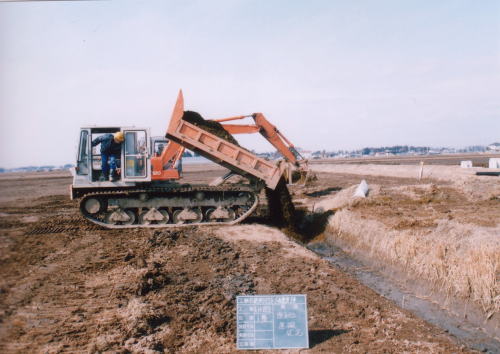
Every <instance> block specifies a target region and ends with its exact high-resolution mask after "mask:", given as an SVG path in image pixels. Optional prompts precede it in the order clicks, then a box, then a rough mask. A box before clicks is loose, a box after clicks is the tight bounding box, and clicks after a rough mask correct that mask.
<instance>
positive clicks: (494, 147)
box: [488, 143, 500, 151]
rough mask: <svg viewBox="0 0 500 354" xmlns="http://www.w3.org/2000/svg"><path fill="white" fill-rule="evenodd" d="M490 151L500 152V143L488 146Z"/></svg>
mask: <svg viewBox="0 0 500 354" xmlns="http://www.w3.org/2000/svg"><path fill="white" fill-rule="evenodd" d="M488 150H491V151H500V143H493V144H490V145H488Z"/></svg>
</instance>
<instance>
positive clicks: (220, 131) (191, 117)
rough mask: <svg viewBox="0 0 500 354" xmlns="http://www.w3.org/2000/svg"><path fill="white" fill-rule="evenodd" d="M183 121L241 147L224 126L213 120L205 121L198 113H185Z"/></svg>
mask: <svg viewBox="0 0 500 354" xmlns="http://www.w3.org/2000/svg"><path fill="white" fill-rule="evenodd" d="M182 119H184V120H185V121H186V122H189V123H191V124H194V125H196V126H197V127H200V128H202V129H203V130H206V131H207V132H209V133H212V134H214V135H216V136H218V137H219V138H222V139H224V140H226V141H229V142H230V143H231V144H234V145H238V146H239V145H240V144H238V141H237V140H236V139H235V138H234V137H233V136H232V135H231V134H229V133H228V131H227V130H226V129H224V128H223V127H222V124H220V123H219V122H216V121H213V120H205V119H203V117H202V116H201V114H199V113H198V112H193V111H184V115H183V116H182Z"/></svg>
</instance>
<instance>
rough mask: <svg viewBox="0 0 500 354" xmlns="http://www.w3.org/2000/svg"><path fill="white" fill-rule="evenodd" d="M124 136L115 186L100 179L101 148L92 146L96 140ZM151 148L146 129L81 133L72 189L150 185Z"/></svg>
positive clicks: (95, 129)
mask: <svg viewBox="0 0 500 354" xmlns="http://www.w3.org/2000/svg"><path fill="white" fill-rule="evenodd" d="M120 131H121V132H123V136H124V141H123V143H122V146H121V152H120V156H119V158H118V159H117V161H116V165H117V172H118V176H117V177H118V178H117V180H116V181H114V182H110V181H105V180H103V179H102V176H103V175H102V169H101V147H100V145H96V146H92V141H94V140H95V139H96V138H98V137H99V136H102V135H104V134H114V133H117V132H120ZM151 149H152V146H151V141H150V133H149V129H148V128H137V127H84V128H81V130H80V137H79V144H78V151H77V158H76V167H75V172H74V180H73V187H90V186H92V187H95V186H100V187H115V186H134V185H135V183H136V182H149V181H151V161H150V156H151V154H152V150H151Z"/></svg>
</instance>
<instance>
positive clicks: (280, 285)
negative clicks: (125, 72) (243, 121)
mask: <svg viewBox="0 0 500 354" xmlns="http://www.w3.org/2000/svg"><path fill="white" fill-rule="evenodd" d="M185 169H186V172H185V177H186V179H185V180H186V181H189V182H192V183H195V182H207V181H209V180H210V179H212V178H213V177H216V176H218V175H222V174H223V173H224V169H221V168H219V167H218V166H215V165H206V166H187V165H186V166H185ZM359 177H360V175H358V174H352V173H351V174H349V173H336V172H335V173H331V172H321V173H319V179H318V180H317V181H315V182H314V183H313V185H311V186H309V187H307V188H306V189H304V188H299V187H293V193H294V199H295V200H296V203H297V206H299V208H302V209H304V210H305V209H307V208H316V209H317V207H315V205H317V204H321V203H323V204H324V205H323V207H325V208H326V209H324V210H327V211H328V210H329V209H328V208H329V205H327V204H328V203H330V201H331V199H332V198H334V197H335V198H340V199H336V203H338V202H339V201H341V200H348V199H349V197H348V196H347V195H344V196H342V193H344V194H345V193H348V192H346V191H348V190H349V187H350V186H352V185H353V184H354V183H358V182H359V179H360V178H359ZM70 183H71V178H70V177H69V175H68V174H65V173H59V172H54V173H47V174H37V173H32V174H4V175H0V192H1V193H0V195H1V197H0V249H1V251H0V265H1V266H0V351H1V352H7V353H11V352H13V353H26V352H44V353H59V352H172V353H173V352H190V353H191V352H200V353H202V352H203V353H208V352H220V353H224V352H236V343H235V338H236V337H235V315H236V314H235V296H236V295H242V294H287V293H298V294H307V296H308V301H309V303H308V308H309V329H310V331H309V337H310V344H311V345H310V346H311V348H310V349H309V350H304V351H301V352H311V353H315V352H328V353H331V352H338V353H340V352H375V353H376V352H389V353H400V352H436V353H456V352H469V349H467V347H465V346H464V345H462V344H461V343H460V341H459V340H457V338H454V337H452V336H450V335H449V334H447V333H445V331H443V330H441V329H439V328H436V327H434V326H432V325H430V324H428V323H426V322H425V321H423V320H421V319H419V318H417V317H416V316H414V315H413V314H411V313H410V312H408V311H406V310H404V309H401V308H399V307H398V306H396V305H395V304H393V303H392V302H391V301H389V300H387V299H385V298H383V297H381V296H379V295H378V294H377V293H375V292H374V291H372V290H371V289H369V288H367V287H366V286H364V285H362V284H360V283H359V282H358V281H356V280H355V279H354V278H352V277H351V276H349V275H347V274H345V273H343V272H342V271H340V270H339V269H337V268H336V267H334V266H332V265H331V264H330V263H328V262H327V261H326V260H324V259H322V258H320V257H319V256H317V255H316V254H314V253H313V252H311V251H309V250H307V249H306V248H305V247H304V246H303V245H301V244H298V243H296V242H294V241H292V240H290V238H289V237H287V236H286V235H285V234H284V233H283V232H281V231H280V230H278V229H276V228H274V227H272V226H270V225H268V223H267V221H266V220H265V219H263V218H257V219H256V218H254V219H252V220H250V221H249V222H247V223H244V224H241V225H237V226H229V227H211V228H188V229H175V230H141V229H132V230H123V231H121V230H105V229H101V228H99V227H96V226H94V225H91V224H89V223H88V222H86V221H85V220H83V219H82V218H81V217H80V215H79V212H78V208H77V202H76V201H71V200H70V199H69V197H68V185H69V184H70ZM369 183H370V184H371V183H377V184H379V185H381V186H384V188H386V190H388V191H389V193H392V190H394V189H396V190H397V188H399V187H400V186H401V184H408V185H410V184H412V183H414V180H413V179H411V178H399V177H384V176H382V177H380V176H373V178H372V179H371V180H370V181H369ZM427 184H429V183H427V182H426V184H425V185H423V186H421V187H419V188H422V190H423V191H422V194H423V196H424V197H426V196H427V195H428V194H429V193H430V195H432V196H433V198H440V199H439V200H443V196H442V193H448V192H447V191H448V190H447V189H442V188H444V187H440V186H438V188H439V190H438V192H436V193H435V192H433V191H434V187H432V186H429V187H426V186H427ZM414 193H416V194H417V195H420V194H419V193H420V192H419V190H416V191H414ZM450 193H451V192H450ZM376 195H378V196H384V194H383V188H382V187H380V193H379V194H374V195H373V196H374V197H375V196H376ZM390 195H391V196H392V194H390ZM443 195H444V194H443ZM446 195H447V194H446ZM451 195H453V198H455V197H454V194H451ZM370 198H372V197H369V198H367V199H366V200H367V201H368V200H371V199H370ZM453 198H452V200H454V199H453ZM384 200H386V201H387V199H384ZM494 202H495V201H493V202H492V201H490V202H488V201H485V202H484V203H485V204H484V206H483V209H481V210H482V211H484V210H489V208H490V207H493V208H496V205H497V204H495V203H494ZM325 203H326V204H325ZM349 203H350V202H349ZM429 203H431V205H433V204H432V203H434V200H431V201H430V202H429ZM488 203H490V204H488ZM458 204H460V203H458ZM478 205H479V204H478ZM481 205H482V204H481ZM334 207H335V208H337V210H340V209H338V208H339V207H338V205H337V206H335V205H334ZM351 207H352V206H351ZM357 207H358V208H359V212H360V213H362V212H365V213H370V215H371V216H374V217H375V216H377V215H385V214H384V213H383V212H378V211H376V210H377V208H376V207H375V205H374V204H370V203H368V204H366V205H364V204H363V203H360V204H359V206H357ZM381 207H382V208H385V209H384V210H388V209H390V208H389V207H388V206H387V205H384V204H382V206H381ZM354 208H356V206H354ZM330 209H331V208H330ZM370 210H371V211H370ZM355 212H358V210H355ZM441 212H443V213H445V210H442V211H441ZM463 212H464V211H457V212H456V214H455V212H452V215H453V216H454V217H456V218H462V216H460V215H462V214H461V213H463ZM481 213H482V212H481ZM446 214H449V213H446ZM318 215H321V214H318ZM333 216H335V214H333ZM330 217H331V216H330ZM377 217H378V216H377ZM478 217H479V216H478ZM382 219H383V220H382ZM403 219H404V217H403V218H402V220H403ZM384 220H385V217H384V218H381V219H380V222H381V223H382V224H384V222H385V221H387V224H384V225H389V226H390V227H396V228H397V227H400V228H401V227H402V228H404V227H406V225H407V224H408V223H402V224H401V225H400V226H397V225H396V226H393V225H392V224H390V222H391V218H390V217H388V218H387V220H385V221H384ZM425 220H428V219H425ZM432 220H433V219H432ZM432 220H431V219H429V220H428V221H426V222H428V223H431V222H433V221H432ZM460 220H462V219H460ZM478 220H479V221H477V222H478V223H485V225H483V226H484V227H490V226H489V225H490V224H491V221H487V220H485V219H483V218H482V217H479V219H478ZM326 221H327V220H326ZM326 221H324V222H323V223H318V227H317V228H315V227H310V226H311V225H309V227H304V228H302V232H303V233H304V234H306V236H307V237H309V238H312V237H316V238H321V237H326V236H325V235H326V234H325V233H326V232H327V230H328V227H329V226H328V225H327V223H326ZM410 224H411V222H410ZM420 226H421V225H420V224H418V223H417V225H416V227H420ZM483 226H482V227H483ZM432 227H434V226H432Z"/></svg>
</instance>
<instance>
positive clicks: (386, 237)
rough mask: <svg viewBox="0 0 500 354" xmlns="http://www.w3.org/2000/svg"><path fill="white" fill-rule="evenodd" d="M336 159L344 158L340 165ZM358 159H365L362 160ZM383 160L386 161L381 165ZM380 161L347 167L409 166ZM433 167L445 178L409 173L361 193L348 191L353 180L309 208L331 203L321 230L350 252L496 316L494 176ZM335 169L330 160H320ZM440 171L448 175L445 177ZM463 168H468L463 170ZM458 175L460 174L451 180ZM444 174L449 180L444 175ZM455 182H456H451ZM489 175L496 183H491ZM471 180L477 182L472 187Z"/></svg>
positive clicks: (498, 260)
mask: <svg viewBox="0 0 500 354" xmlns="http://www.w3.org/2000/svg"><path fill="white" fill-rule="evenodd" d="M342 167H343V166H342ZM363 167H365V166H363ZM386 167H387V169H386ZM393 167H394V166H379V168H381V169H380V170H379V171H378V172H377V171H376V170H375V169H368V171H367V170H365V169H363V168H361V167H360V166H348V169H349V171H350V172H354V171H356V170H357V169H358V170H359V173H360V174H361V173H363V175H364V176H367V180H368V183H370V181H369V175H378V176H381V175H384V174H385V173H388V175H392V174H394V173H402V174H403V176H405V173H406V174H409V173H413V172H414V170H415V166H406V168H407V169H408V171H406V172H405V171H404V167H403V166H395V168H393ZM434 167H435V171H434V172H435V175H436V176H440V178H439V179H440V180H442V181H444V180H446V179H447V180H448V181H447V182H439V181H436V180H434V182H435V183H429V182H432V181H428V180H427V181H422V182H419V181H415V185H414V186H398V187H384V186H383V185H380V186H371V189H372V190H371V193H370V195H369V197H368V198H366V199H353V197H352V194H353V192H354V189H355V186H354V187H351V188H346V189H344V190H342V191H340V192H339V193H337V194H336V195H335V196H333V197H330V198H327V199H323V200H321V201H320V202H318V203H316V205H315V210H317V211H321V209H323V210H324V211H326V210H335V211H336V212H335V214H334V215H332V216H331V217H330V219H329V223H328V227H327V233H328V238H329V239H330V240H331V241H332V242H333V243H336V244H341V245H342V247H343V248H344V249H345V250H346V251H347V252H349V253H351V254H355V255H357V256H360V257H364V258H366V259H368V260H369V261H371V262H376V263H378V264H380V265H381V266H385V265H388V266H389V267H390V268H393V269H397V270H400V271H402V272H404V273H405V274H406V276H407V277H408V278H413V279H419V280H423V281H425V282H426V283H427V284H429V285H430V286H431V287H432V288H433V289H435V290H436V291H437V292H438V293H440V294H441V295H445V296H447V297H448V298H459V299H463V300H464V301H465V302H471V303H474V304H476V305H478V306H479V308H480V309H481V310H482V311H483V314H484V316H485V317H486V318H488V319H494V321H495V322H497V321H498V320H499V318H498V317H499V316H500V217H499V216H500V198H499V197H500V194H498V188H499V184H498V180H494V181H493V180H492V179H488V180H484V181H481V180H478V179H476V178H475V176H471V175H469V176H465V175H461V176H460V178H457V176H456V175H455V174H454V172H455V169H454V168H451V170H450V168H445V170H439V169H438V167H436V166H434ZM324 169H330V170H332V171H333V170H335V169H336V167H333V169H332V168H331V167H328V166H325V167H324ZM446 172H450V173H451V175H448V177H446ZM467 174H468V172H467ZM458 180H460V181H458ZM449 181H454V182H453V183H449ZM458 182H460V183H458ZM494 182H496V183H494ZM472 186H475V187H477V189H476V192H477V191H480V192H481V195H480V196H478V195H477V194H471V193H469V191H470V190H471V188H472Z"/></svg>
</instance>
